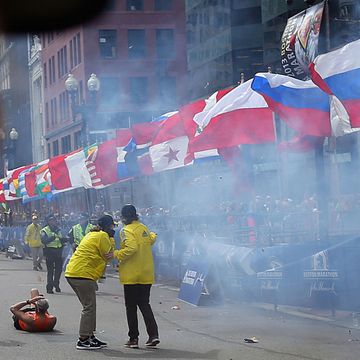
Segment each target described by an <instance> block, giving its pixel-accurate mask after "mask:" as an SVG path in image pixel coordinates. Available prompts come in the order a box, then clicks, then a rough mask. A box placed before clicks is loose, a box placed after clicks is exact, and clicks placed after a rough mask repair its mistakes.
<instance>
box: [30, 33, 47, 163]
mask: <svg viewBox="0 0 360 360" xmlns="http://www.w3.org/2000/svg"><path fill="white" fill-rule="evenodd" d="M28 46H29V82H30V111H31V112H30V114H31V139H32V144H33V146H32V157H33V162H34V163H38V162H40V161H42V160H44V159H45V158H46V147H45V138H44V118H43V109H44V103H43V68H42V58H41V44H40V39H39V37H38V36H37V35H34V36H32V35H29V37H28Z"/></svg>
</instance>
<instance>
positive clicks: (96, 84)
mask: <svg viewBox="0 0 360 360" xmlns="http://www.w3.org/2000/svg"><path fill="white" fill-rule="evenodd" d="M87 88H88V91H89V102H90V104H89V105H90V113H91V117H92V119H93V120H94V121H95V120H96V98H97V94H98V92H99V90H100V80H99V79H98V77H97V76H96V75H95V74H91V75H90V78H89V80H88V81H87ZM84 125H85V126H86V129H85V131H86V142H87V145H88V146H89V145H90V139H89V129H88V119H86V122H85V124H84Z"/></svg>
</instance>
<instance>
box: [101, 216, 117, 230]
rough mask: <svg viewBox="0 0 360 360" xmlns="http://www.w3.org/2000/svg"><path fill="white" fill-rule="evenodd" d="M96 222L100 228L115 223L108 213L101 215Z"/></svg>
mask: <svg viewBox="0 0 360 360" xmlns="http://www.w3.org/2000/svg"><path fill="white" fill-rule="evenodd" d="M97 222H98V225H99V226H100V228H101V229H106V228H108V227H109V226H110V225H115V223H114V219H113V218H112V216H110V215H103V216H102V217H101V218H99V219H98V221H97Z"/></svg>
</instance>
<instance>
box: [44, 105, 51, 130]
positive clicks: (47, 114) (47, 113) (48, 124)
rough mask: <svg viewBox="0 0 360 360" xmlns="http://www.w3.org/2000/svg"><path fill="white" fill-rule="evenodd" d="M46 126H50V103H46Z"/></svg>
mask: <svg viewBox="0 0 360 360" xmlns="http://www.w3.org/2000/svg"><path fill="white" fill-rule="evenodd" d="M45 126H46V128H47V129H48V128H49V127H50V118H49V103H46V104H45Z"/></svg>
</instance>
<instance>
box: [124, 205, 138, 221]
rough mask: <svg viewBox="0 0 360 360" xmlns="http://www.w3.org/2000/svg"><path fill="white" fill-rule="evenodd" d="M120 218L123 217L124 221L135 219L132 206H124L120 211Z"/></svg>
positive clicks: (134, 210)
mask: <svg viewBox="0 0 360 360" xmlns="http://www.w3.org/2000/svg"><path fill="white" fill-rule="evenodd" d="M121 216H123V217H124V218H126V219H132V218H134V217H136V208H135V206H134V205H131V204H127V205H124V206H123V208H122V209H121Z"/></svg>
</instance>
